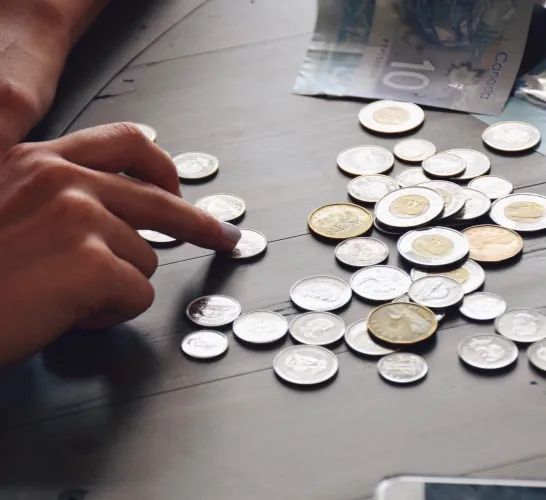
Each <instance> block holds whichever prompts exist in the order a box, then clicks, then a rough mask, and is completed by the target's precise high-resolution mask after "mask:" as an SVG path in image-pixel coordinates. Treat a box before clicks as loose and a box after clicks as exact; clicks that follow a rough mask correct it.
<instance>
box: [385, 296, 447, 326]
mask: <svg viewBox="0 0 546 500" xmlns="http://www.w3.org/2000/svg"><path fill="white" fill-rule="evenodd" d="M396 302H411V303H412V304H414V302H413V301H412V300H411V299H410V298H409V295H402V297H398V298H397V299H394V300H393V303H396ZM434 317H435V318H436V321H438V322H440V321H442V320H443V319H444V318H445V317H446V315H445V313H441V312H438V311H434Z"/></svg>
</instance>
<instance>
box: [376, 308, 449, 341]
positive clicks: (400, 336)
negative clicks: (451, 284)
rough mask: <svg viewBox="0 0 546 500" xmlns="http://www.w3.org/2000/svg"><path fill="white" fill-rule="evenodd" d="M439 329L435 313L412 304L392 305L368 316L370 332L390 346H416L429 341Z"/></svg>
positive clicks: (378, 309)
mask: <svg viewBox="0 0 546 500" xmlns="http://www.w3.org/2000/svg"><path fill="white" fill-rule="evenodd" d="M437 328H438V321H437V320H436V317H435V316H434V313H433V312H432V311H431V310H430V309H429V308H428V307H425V306H421V305H419V304H414V303H412V302H408V303H404V302H400V303H390V304H383V305H382V306H379V307H376V308H375V309H374V310H373V311H372V312H370V314H368V331H369V332H370V333H371V334H372V335H375V336H376V337H377V338H378V339H379V340H382V341H384V342H388V343H390V344H415V343H417V342H421V341H423V340H426V339H428V338H429V337H430V336H431V335H432V334H434V332H435V331H436V329H437Z"/></svg>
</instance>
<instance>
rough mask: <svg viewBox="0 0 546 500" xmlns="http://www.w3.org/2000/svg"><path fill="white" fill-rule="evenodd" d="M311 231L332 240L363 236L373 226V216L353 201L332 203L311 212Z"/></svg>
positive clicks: (309, 221) (309, 220)
mask: <svg viewBox="0 0 546 500" xmlns="http://www.w3.org/2000/svg"><path fill="white" fill-rule="evenodd" d="M307 223H308V225H309V228H310V229H311V231H313V232H314V233H315V234H318V235H319V236H323V237H324V238H328V239H331V240H344V239H347V238H353V237H355V236H361V235H363V234H364V233H366V232H367V231H369V229H370V227H372V223H373V218H372V215H371V214H370V212H368V210H366V209H365V208H362V207H359V206H358V205H353V204H351V203H332V204H330V205H324V206H322V207H319V208H317V209H316V210H313V212H311V215H309V219H308V222H307Z"/></svg>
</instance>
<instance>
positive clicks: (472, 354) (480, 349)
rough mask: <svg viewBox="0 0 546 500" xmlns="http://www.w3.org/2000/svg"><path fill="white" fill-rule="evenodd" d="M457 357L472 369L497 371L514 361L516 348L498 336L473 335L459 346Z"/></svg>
mask: <svg viewBox="0 0 546 500" xmlns="http://www.w3.org/2000/svg"><path fill="white" fill-rule="evenodd" d="M459 357H460V358H461V359H462V360H463V361H464V362H465V363H466V364H468V365H470V366H473V367H474V368H480V369H484V370H497V369H499V368H505V367H506V366H509V365H511V364H512V363H513V362H514V361H516V359H517V358H518V348H517V346H516V344H514V342H512V341H511V340H509V339H507V338H504V337H501V336H500V335H495V334H493V335H488V334H482V335H475V336H474V337H470V338H468V339H466V340H465V341H464V342H463V343H462V344H461V345H460V346H459Z"/></svg>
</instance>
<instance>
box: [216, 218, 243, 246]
mask: <svg viewBox="0 0 546 500" xmlns="http://www.w3.org/2000/svg"><path fill="white" fill-rule="evenodd" d="M220 226H221V227H222V233H223V234H224V237H225V238H226V239H228V240H229V241H232V242H233V243H237V242H238V241H239V240H240V239H241V230H240V229H239V228H238V227H237V226H234V225H233V224H230V223H229V222H220Z"/></svg>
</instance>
